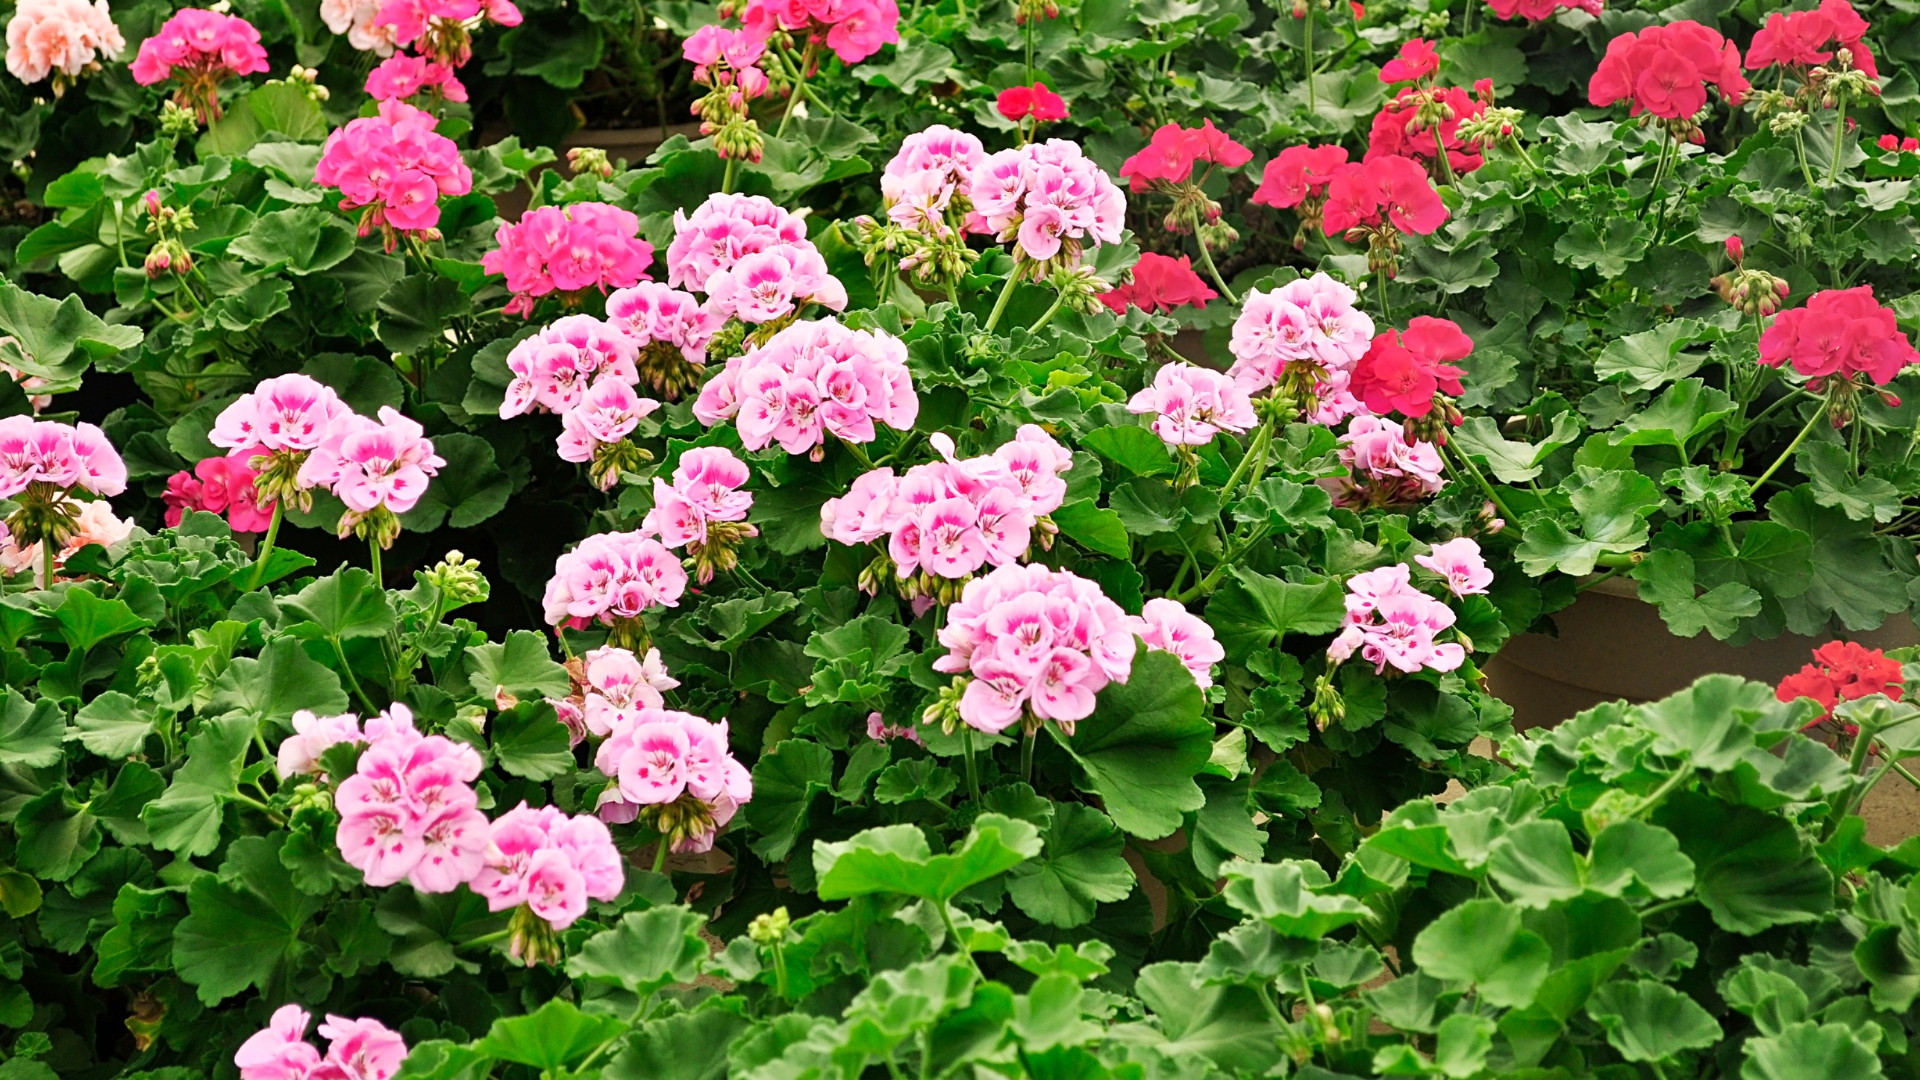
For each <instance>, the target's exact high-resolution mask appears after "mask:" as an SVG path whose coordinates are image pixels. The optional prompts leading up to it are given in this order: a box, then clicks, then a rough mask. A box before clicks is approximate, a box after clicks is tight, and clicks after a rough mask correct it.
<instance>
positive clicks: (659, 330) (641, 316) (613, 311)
mask: <svg viewBox="0 0 1920 1080" xmlns="http://www.w3.org/2000/svg"><path fill="white" fill-rule="evenodd" d="M723 321H724V320H722V319H720V318H718V317H717V316H715V315H713V314H712V313H711V312H709V311H707V310H706V309H705V308H703V307H701V306H700V301H698V300H696V299H694V297H693V294H692V293H685V292H681V291H680V290H678V289H674V288H670V287H669V286H666V285H662V284H660V283H659V282H655V281H643V282H640V283H639V284H637V285H631V286H628V287H627V288H624V289H621V290H619V291H617V292H615V293H614V294H613V295H611V296H609V297H607V323H608V324H609V325H611V326H612V327H613V328H614V329H616V330H619V331H621V332H622V333H624V334H626V335H627V337H628V339H630V340H631V341H632V342H633V344H634V345H635V346H636V352H635V355H634V360H633V364H634V370H635V372H636V373H637V375H638V377H639V381H640V383H642V384H644V385H646V386H648V387H651V388H652V389H653V390H654V391H655V392H657V393H659V394H661V395H662V396H664V397H666V398H667V399H668V400H672V399H675V398H678V397H680V396H681V395H682V394H685V393H687V392H688V391H690V390H692V389H693V388H694V387H696V386H698V385H699V384H700V380H701V378H702V377H703V376H704V374H705V372H706V363H707V342H709V341H711V340H712V339H713V334H714V331H716V330H718V329H719V328H720V324H721V323H722V322H723Z"/></svg>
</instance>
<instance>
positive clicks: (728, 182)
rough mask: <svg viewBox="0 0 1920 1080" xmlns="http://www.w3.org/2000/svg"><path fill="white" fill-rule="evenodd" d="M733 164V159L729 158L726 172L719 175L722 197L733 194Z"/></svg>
mask: <svg viewBox="0 0 1920 1080" xmlns="http://www.w3.org/2000/svg"><path fill="white" fill-rule="evenodd" d="M735 164H736V161H735V159H733V158H731V157H729V158H728V159H727V171H726V172H724V173H721V174H720V194H722V195H731V194H733V167H734V165H735Z"/></svg>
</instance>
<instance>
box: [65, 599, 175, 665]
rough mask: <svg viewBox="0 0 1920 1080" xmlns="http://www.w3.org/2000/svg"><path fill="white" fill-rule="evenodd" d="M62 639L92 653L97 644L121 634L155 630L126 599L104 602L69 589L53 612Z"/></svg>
mask: <svg viewBox="0 0 1920 1080" xmlns="http://www.w3.org/2000/svg"><path fill="white" fill-rule="evenodd" d="M53 619H54V622H56V623H58V624H59V626H60V636H61V637H62V638H63V639H65V640H66V643H67V644H68V645H69V646H71V647H72V648H75V649H78V650H79V651H81V652H91V651H92V650H93V647H94V646H95V645H98V644H100V643H101V642H103V641H111V640H112V639H114V638H117V637H119V636H120V635H122V634H131V633H133V632H134V631H135V630H147V629H150V628H152V626H153V622H152V620H150V619H143V618H141V617H140V616H138V615H136V614H134V611H133V609H132V608H131V607H128V606H127V602H126V601H125V600H102V599H100V598H99V597H97V596H95V595H93V594H92V593H90V592H88V591H87V590H85V589H68V590H67V595H66V599H65V600H63V601H62V602H61V604H60V606H59V607H57V608H55V609H54V612H53Z"/></svg>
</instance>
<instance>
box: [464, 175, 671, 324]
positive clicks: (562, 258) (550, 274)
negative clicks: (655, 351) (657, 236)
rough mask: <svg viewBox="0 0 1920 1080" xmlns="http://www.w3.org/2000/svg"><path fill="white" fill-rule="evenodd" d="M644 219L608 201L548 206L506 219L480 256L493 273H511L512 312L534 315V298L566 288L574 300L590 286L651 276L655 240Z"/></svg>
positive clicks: (616, 285) (602, 286) (614, 284)
mask: <svg viewBox="0 0 1920 1080" xmlns="http://www.w3.org/2000/svg"><path fill="white" fill-rule="evenodd" d="M639 235H640V219H639V218H637V217H635V216H634V215H633V213H632V212H631V211H628V210H622V209H620V208H619V207H617V206H608V205H607V204H605V203H597V202H586V203H571V204H569V205H567V206H542V207H540V208H538V209H535V210H529V211H527V212H526V213H525V214H523V215H521V217H520V220H519V221H518V222H501V224H500V227H499V228H498V229H497V230H495V231H494V235H493V240H494V244H495V247H494V249H493V250H492V251H489V252H487V253H486V254H484V255H482V256H481V257H480V265H481V267H482V268H483V269H485V270H486V272H487V273H489V274H505V275H506V278H507V291H508V292H510V293H512V294H513V299H512V300H511V301H510V302H509V303H508V304H507V314H509V315H531V314H532V313H533V307H534V304H535V303H536V302H537V301H538V300H539V299H540V298H541V297H543V296H546V295H548V294H549V293H560V294H561V297H562V299H563V300H565V301H566V302H567V304H568V306H573V305H575V304H577V303H578V302H579V299H580V297H581V295H582V294H584V293H585V291H586V290H588V289H598V290H600V291H601V292H606V291H607V290H608V289H624V288H626V287H627V286H629V285H633V284H635V283H637V282H640V281H642V280H645V278H646V276H647V273H646V271H647V264H649V263H651V262H652V261H653V245H652V244H649V243H647V242H646V241H645V240H642V239H640V238H639Z"/></svg>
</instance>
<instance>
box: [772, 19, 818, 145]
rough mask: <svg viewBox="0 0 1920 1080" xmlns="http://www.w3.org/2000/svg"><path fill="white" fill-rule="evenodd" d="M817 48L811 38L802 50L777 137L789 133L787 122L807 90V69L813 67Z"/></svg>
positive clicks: (790, 119)
mask: <svg viewBox="0 0 1920 1080" xmlns="http://www.w3.org/2000/svg"><path fill="white" fill-rule="evenodd" d="M817 48H818V46H816V45H814V43H813V41H812V39H811V38H809V39H808V41H807V47H806V48H805V49H802V50H801V51H800V66H799V67H798V68H797V69H795V70H794V73H793V93H792V95H791V96H789V97H788V98H787V111H786V112H784V113H781V114H780V127H779V128H778V129H777V130H776V131H774V133H773V137H774V138H776V139H778V138H780V137H781V136H783V135H785V134H786V133H787V124H788V123H789V122H790V121H792V119H793V107H794V106H795V105H798V104H799V103H800V98H801V97H802V96H803V95H805V94H806V92H807V90H806V88H807V70H808V69H809V68H811V67H813V58H814V52H815V50H816V49H817Z"/></svg>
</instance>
